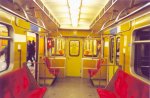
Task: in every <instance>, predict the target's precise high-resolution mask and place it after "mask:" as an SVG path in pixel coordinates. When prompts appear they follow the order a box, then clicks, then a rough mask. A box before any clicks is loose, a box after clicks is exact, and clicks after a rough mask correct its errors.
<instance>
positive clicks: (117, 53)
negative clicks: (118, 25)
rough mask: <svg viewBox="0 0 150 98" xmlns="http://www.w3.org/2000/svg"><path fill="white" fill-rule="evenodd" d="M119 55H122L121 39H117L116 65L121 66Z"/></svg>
mask: <svg viewBox="0 0 150 98" xmlns="http://www.w3.org/2000/svg"><path fill="white" fill-rule="evenodd" d="M119 55H120V37H117V39H116V65H119Z"/></svg>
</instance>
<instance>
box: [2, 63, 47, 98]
mask: <svg viewBox="0 0 150 98" xmlns="http://www.w3.org/2000/svg"><path fill="white" fill-rule="evenodd" d="M45 92H46V87H39V86H38V84H37V83H36V81H35V80H34V78H33V76H32V74H31V73H30V72H29V70H28V69H27V67H26V66H23V68H21V69H18V70H16V71H13V72H10V73H8V74H5V75H3V76H1V77H0V98H42V97H43V95H44V93H45Z"/></svg>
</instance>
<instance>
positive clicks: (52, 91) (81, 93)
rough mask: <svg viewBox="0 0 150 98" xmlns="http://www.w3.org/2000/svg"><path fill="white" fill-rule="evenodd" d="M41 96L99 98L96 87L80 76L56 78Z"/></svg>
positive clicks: (53, 97) (45, 97)
mask: <svg viewBox="0 0 150 98" xmlns="http://www.w3.org/2000/svg"><path fill="white" fill-rule="evenodd" d="M43 98H99V97H98V95H97V92H96V88H95V87H93V86H92V85H91V84H90V82H89V80H87V79H82V78H64V79H58V80H57V81H56V82H55V84H54V85H53V86H51V87H48V90H47V92H46V94H45V96H44V97H43Z"/></svg>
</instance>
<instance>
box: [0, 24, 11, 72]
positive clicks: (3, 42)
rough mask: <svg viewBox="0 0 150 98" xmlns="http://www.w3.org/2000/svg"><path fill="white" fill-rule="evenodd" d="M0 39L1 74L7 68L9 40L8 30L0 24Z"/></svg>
mask: <svg viewBox="0 0 150 98" xmlns="http://www.w3.org/2000/svg"><path fill="white" fill-rule="evenodd" d="M0 37H2V38H0V72H2V71H4V70H6V69H7V68H8V66H9V39H8V38H7V37H8V29H7V27H6V26H5V25H2V24H0ZM5 37H6V38H5ZM3 38H5V39H3Z"/></svg>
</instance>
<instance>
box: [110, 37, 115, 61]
mask: <svg viewBox="0 0 150 98" xmlns="http://www.w3.org/2000/svg"><path fill="white" fill-rule="evenodd" d="M112 41H113V44H112ZM114 41H115V37H113V36H112V37H110V42H109V61H110V63H114V57H115V56H114V48H115V46H114V44H115V42H114ZM111 46H112V47H111Z"/></svg>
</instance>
